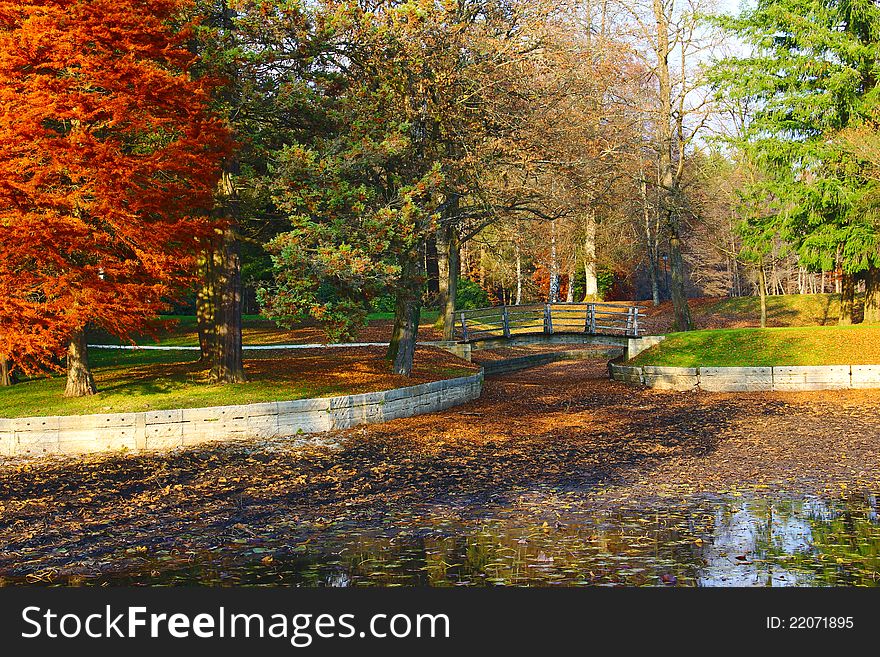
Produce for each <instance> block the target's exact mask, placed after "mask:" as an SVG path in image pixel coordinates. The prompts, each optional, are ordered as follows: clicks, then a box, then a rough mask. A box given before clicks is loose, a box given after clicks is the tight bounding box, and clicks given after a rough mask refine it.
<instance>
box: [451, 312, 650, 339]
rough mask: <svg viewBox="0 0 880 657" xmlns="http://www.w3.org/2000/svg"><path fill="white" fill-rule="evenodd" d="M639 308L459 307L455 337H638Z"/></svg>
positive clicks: (639, 328) (639, 329)
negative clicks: (556, 335)
mask: <svg viewBox="0 0 880 657" xmlns="http://www.w3.org/2000/svg"><path fill="white" fill-rule="evenodd" d="M639 310H640V309H639V308H638V307H637V306H620V305H616V304H611V303H544V304H530V305H521V306H495V307H493V308H476V309H474V310H459V311H456V313H455V325H454V328H453V337H454V338H455V339H456V340H458V341H460V342H474V341H476V340H484V339H487V338H511V337H513V336H517V335H553V334H556V333H569V334H571V333H577V334H585V335H614V336H628V337H634V338H637V337H639V335H640V331H641V327H640V326H639V320H640V315H639Z"/></svg>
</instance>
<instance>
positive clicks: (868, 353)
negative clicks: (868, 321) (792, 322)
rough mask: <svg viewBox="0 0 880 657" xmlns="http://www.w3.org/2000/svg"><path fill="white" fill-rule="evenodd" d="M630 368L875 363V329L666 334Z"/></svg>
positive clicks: (878, 350)
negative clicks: (662, 339)
mask: <svg viewBox="0 0 880 657" xmlns="http://www.w3.org/2000/svg"><path fill="white" fill-rule="evenodd" d="M631 362H632V364H634V365H663V366H668V367H699V366H703V367H749V366H751V367H761V366H771V365H877V364H880V325H876V324H875V325H866V326H861V325H855V326H804V327H797V328H767V329H756V328H745V329H715V330H709V331H690V332H688V333H670V334H669V335H668V336H667V338H666V340H664V341H663V342H662V343H660V344H659V345H658V346H656V347H654V348H652V349H649V350H648V351H645V352H643V353H641V354H639V355H638V356H637V357H636V358H634V359H633V360H632V361H631Z"/></svg>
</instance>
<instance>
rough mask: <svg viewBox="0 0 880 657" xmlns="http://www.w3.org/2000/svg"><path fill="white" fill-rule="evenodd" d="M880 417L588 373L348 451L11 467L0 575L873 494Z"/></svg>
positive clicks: (553, 368)
mask: <svg viewBox="0 0 880 657" xmlns="http://www.w3.org/2000/svg"><path fill="white" fill-rule="evenodd" d="M878 410H880V391H843V392H821V393H798V394H784V393H772V394H770V393H762V394H757V393H756V394H749V395H740V396H735V395H725V394H705V393H676V392H661V391H654V390H642V389H638V388H633V387H629V386H626V385H624V384H620V383H617V382H612V381H609V380H608V379H607V378H606V377H605V364H604V363H601V362H598V361H579V362H567V363H557V364H553V365H548V366H544V367H541V368H536V369H532V370H525V371H521V372H518V373H515V374H510V375H505V376H503V377H499V378H496V379H491V378H490V379H488V380H487V381H486V386H485V390H484V394H483V397H482V398H481V399H480V400H478V401H476V402H473V403H471V404H469V405H467V406H462V407H459V408H456V409H451V410H449V411H446V412H443V413H439V414H433V415H427V416H422V417H417V418H409V419H403V420H397V421H394V422H389V423H387V424H384V425H376V426H371V427H367V428H361V429H356V430H351V431H348V432H341V433H340V434H338V435H336V436H332V438H335V439H338V440H339V441H340V442H341V447H339V448H338V449H328V448H327V447H321V446H305V447H302V446H298V447H297V446H294V445H293V444H292V443H291V442H290V441H280V440H279V441H271V442H268V443H267V442H261V443H257V442H249V443H239V444H235V445H227V446H218V447H214V448H210V449H208V448H205V449H196V450H188V451H181V452H175V453H170V454H163V455H149V456H113V457H108V456H101V457H90V458H87V459H42V460H35V461H29V462H5V463H0V575H2V574H4V573H6V574H7V575H12V576H21V575H23V574H31V575H32V576H34V577H42V576H43V575H41V574H40V573H45V572H53V569H59V570H61V571H67V572H82V573H93V572H98V571H100V570H102V569H105V568H107V567H108V566H107V564H108V563H114V564H125V565H126V566H127V567H129V566H131V564H136V563H140V562H143V561H144V560H146V559H147V558H148V555H149V554H152V553H153V552H154V551H156V550H159V549H162V550H165V551H166V552H167V551H169V550H170V552H171V554H172V555H177V556H176V557H174V558H177V559H185V558H188V557H187V555H192V554H196V553H198V552H199V551H206V550H207V551H214V550H220V549H221V548H222V546H226V545H230V544H235V543H241V544H248V545H254V544H258V545H259V544H263V543H265V544H271V545H277V544H280V545H284V546H288V547H289V546H294V545H301V544H307V543H308V542H309V541H320V537H321V535H322V532H323V531H325V530H327V528H334V531H338V530H339V529H340V528H342V529H345V528H349V529H351V530H352V531H356V530H357V528H358V527H362V526H368V525H376V524H381V523H383V522H384V523H389V522H392V523H393V522H395V520H394V519H395V518H398V519H399V518H408V519H413V518H416V519H418V518H422V517H427V515H428V514H430V513H433V511H432V510H431V509H436V508H439V507H443V508H444V509H446V510H447V511H446V512H449V509H453V510H454V513H455V514H460V515H461V516H462V517H464V516H467V517H471V518H474V517H479V516H480V515H481V514H484V513H489V512H488V511H487V510H488V509H490V508H491V509H492V513H499V512H504V513H507V514H516V513H520V512H523V513H525V512H526V511H523V510H524V509H526V508H527V507H528V506H529V504H530V502H529V501H530V500H532V501H535V504H536V505H537V506H538V507H540V511H541V512H542V513H543V512H551V513H564V511H563V506H562V503H561V502H560V503H559V505H560V506H558V507H556V506H554V505H555V504H557V502H555V501H554V500H556V499H558V495H559V494H561V493H571V494H572V495H575V496H577V499H579V500H581V503H584V504H594V503H595V504H617V503H623V502H624V500H628V501H629V502H632V501H633V500H638V501H639V503H640V504H642V503H647V501H649V500H651V499H654V498H656V497H658V496H661V497H662V496H682V495H687V494H690V493H693V492H699V491H703V492H710V493H719V492H726V491H730V490H734V489H743V488H757V489H763V488H765V487H769V488H779V489H781V490H787V491H790V492H806V491H829V490H831V491H836V492H840V491H841V490H848V491H853V490H861V489H873V490H875V491H876V490H878V489H880V413H878ZM567 499H568V500H569V501H568V502H566V504H570V499H571V498H567ZM566 508H567V507H566ZM533 511H534V508H532V509H531V510H529V511H528V512H529V513H532V512H533ZM414 522H415V521H414Z"/></svg>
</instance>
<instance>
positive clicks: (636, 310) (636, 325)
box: [633, 306, 639, 337]
mask: <svg viewBox="0 0 880 657" xmlns="http://www.w3.org/2000/svg"><path fill="white" fill-rule="evenodd" d="M633 311H634V312H633V335H634V336H635V337H639V307H638V306H636V307H635V308H633Z"/></svg>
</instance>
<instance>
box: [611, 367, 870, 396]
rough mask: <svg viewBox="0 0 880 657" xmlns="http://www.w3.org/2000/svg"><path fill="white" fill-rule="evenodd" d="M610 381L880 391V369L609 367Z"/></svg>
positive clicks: (720, 388) (669, 386)
mask: <svg viewBox="0 0 880 657" xmlns="http://www.w3.org/2000/svg"><path fill="white" fill-rule="evenodd" d="M610 372H611V378H612V379H614V380H616V381H624V382H627V383H640V384H642V385H646V386H648V387H650V388H658V389H665V390H697V389H699V390H705V391H707V392H750V391H757V392H759V391H771V390H775V391H799V390H843V389H847V388H880V365H825V366H778V367H655V366H650V365H645V366H644V367H633V366H629V365H621V364H617V363H611V364H610Z"/></svg>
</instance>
